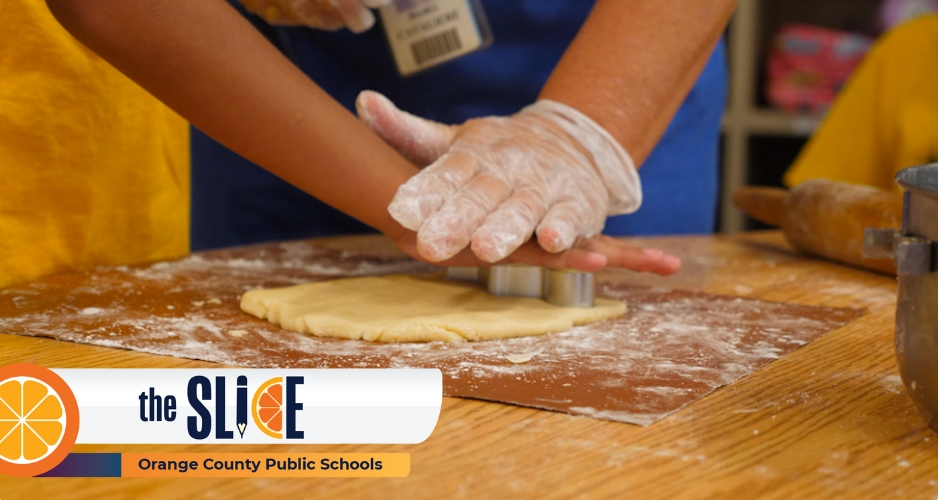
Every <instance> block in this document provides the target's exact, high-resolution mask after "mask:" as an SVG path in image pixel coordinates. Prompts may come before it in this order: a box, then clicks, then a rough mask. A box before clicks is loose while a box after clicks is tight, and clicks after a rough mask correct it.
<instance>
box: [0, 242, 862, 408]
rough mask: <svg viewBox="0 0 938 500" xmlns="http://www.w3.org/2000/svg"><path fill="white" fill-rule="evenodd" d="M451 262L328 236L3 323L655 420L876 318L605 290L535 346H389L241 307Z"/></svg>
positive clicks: (98, 282) (120, 278)
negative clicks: (296, 326)
mask: <svg viewBox="0 0 938 500" xmlns="http://www.w3.org/2000/svg"><path fill="white" fill-rule="evenodd" d="M439 271H440V269H439V268H434V267H432V266H428V265H425V264H421V263H418V262H415V261H412V260H409V259H401V258H375V257H364V256H361V255H356V254H354V253H351V252H344V251H337V250H329V249H325V248H321V247H317V246H316V245H315V244H314V243H312V242H303V241H301V242H287V243H273V244H265V245H255V246H249V247H240V248H235V249H226V250H221V251H212V252H204V253H197V254H193V255H191V256H189V257H187V258H184V259H181V260H177V261H171V262H160V263H156V264H151V265H144V266H131V267H116V268H104V269H99V270H96V271H92V272H84V273H71V274H60V275H55V276H50V277H46V278H43V279H40V280H38V281H35V282H31V283H27V284H23V285H19V286H15V287H10V288H6V289H3V290H0V331H2V332H5V333H12V334H19V335H31V336H41V337H52V338H56V339H60V340H68V341H73V342H80V343H86V344H93V345H99V346H109V347H119V348H124V349H131V350H135V351H143V352H149V353H154V354H162V355H167V356H176V357H184V358H193V359H201V360H206V361H214V362H218V363H224V364H229V365H237V366H246V367H267V368H271V367H283V368H301V367H302V368H318V367H322V368H383V367H393V368H401V367H435V368H439V369H440V370H442V372H443V376H444V393H445V394H446V395H447V396H455V397H467V398H476V399H483V400H490V401H498V402H503V403H511V404H516V405H521V406H529V407H535V408H543V409H548V410H554V411H561V412H567V413H571V414H578V415H587V416H591V417H595V418H599V419H605V420H615V421H619V422H629V423H634V424H638V425H648V424H651V423H653V422H655V421H657V420H659V419H661V418H663V417H665V416H667V415H669V414H671V413H673V412H675V411H677V410H678V409H680V408H681V407H683V406H685V405H687V404H689V403H691V402H693V401H695V400H697V399H699V398H701V397H703V396H704V395H706V394H708V393H709V392H711V391H713V390H714V389H716V388H718V387H720V386H722V385H726V384H729V383H731V382H733V381H735V380H737V379H739V378H741V377H744V376H745V375H747V374H749V373H752V372H753V371H755V370H757V369H758V368H760V367H762V366H764V365H766V364H767V363H770V362H771V361H772V360H774V359H778V358H779V357H781V356H784V355H785V354H788V353H790V352H792V351H794V350H795V349H797V348H798V347H800V346H802V345H805V344H807V343H808V342H811V341H812V340H815V339H817V338H819V337H820V336H822V335H824V334H825V333H827V332H829V331H831V330H834V329H837V328H839V327H841V326H843V325H844V324H846V323H848V322H850V321H851V320H852V319H854V318H856V317H858V316H859V315H861V314H862V313H863V311H861V310H857V309H837V308H829V307H814V306H805V305H798V304H787V303H774V302H765V301H761V300H755V299H748V298H739V297H728V296H717V295H711V294H706V293H700V292H690V291H683V290H671V289H661V288H648V287H639V286H628V285H614V284H608V283H600V285H599V286H600V291H601V293H602V294H604V295H608V296H611V297H616V298H619V299H622V300H624V301H626V302H627V303H628V312H627V313H626V315H625V316H623V317H621V318H617V319H614V320H608V321H603V322H599V323H594V324H592V325H588V326H583V327H576V328H573V329H572V330H569V331H566V332H562V333H555V334H548V335H542V336H537V337H526V338H520V339H508V340H498V341H485V342H472V343H460V344H447V343H428V344H373V343H369V342H365V341H346V340H334V339H320V338H316V337H312V336H307V335H302V334H297V333H293V332H287V331H284V330H281V329H280V328H279V327H277V326H275V325H272V324H270V323H268V322H266V321H263V320H259V319H257V318H254V317H252V316H250V315H248V314H245V313H243V312H241V310H240V309H239V307H238V302H239V299H240V294H241V293H243V292H244V291H246V290H249V289H253V288H267V287H279V286H287V285H293V284H298V283H304V282H308V281H315V280H324V279H333V278H337V277H342V276H360V275H368V274H390V273H405V274H406V273H409V274H419V273H428V272H439ZM362 307H363V308H364V307H368V304H362ZM506 356H510V357H513V358H515V357H516V356H517V357H521V358H527V357H530V360H529V361H527V362H525V363H513V362H511V361H509V360H508V359H507V357H506ZM516 360H517V359H516Z"/></svg>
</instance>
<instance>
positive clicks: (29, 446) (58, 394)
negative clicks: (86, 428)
mask: <svg viewBox="0 0 938 500" xmlns="http://www.w3.org/2000/svg"><path fill="white" fill-rule="evenodd" d="M77 437H78V403H77V402H76V400H75V396H74V394H72V390H71V389H70V388H69V386H68V384H66V383H65V381H64V380H62V378H61V377H59V376H58V375H56V374H55V373H54V372H53V371H51V370H49V369H47V368H43V367H41V366H36V365H28V364H18V365H7V366H4V367H0V474H4V475H7V476H21V477H23V476H25V477H28V476H38V475H39V474H42V473H44V472H48V471H49V470H51V469H52V468H53V467H55V466H56V465H58V464H59V463H61V462H62V460H64V459H65V457H66V456H67V455H68V453H69V451H71V449H72V446H74V445H75V438H77Z"/></svg>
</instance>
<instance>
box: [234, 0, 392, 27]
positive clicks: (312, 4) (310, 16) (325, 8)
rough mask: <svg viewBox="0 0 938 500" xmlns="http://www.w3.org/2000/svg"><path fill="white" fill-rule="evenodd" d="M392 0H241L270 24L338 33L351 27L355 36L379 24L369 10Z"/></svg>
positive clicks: (246, 6) (249, 9)
mask: <svg viewBox="0 0 938 500" xmlns="http://www.w3.org/2000/svg"><path fill="white" fill-rule="evenodd" d="M391 1H392V0H240V2H241V5H243V6H244V8H245V9H247V10H248V11H249V12H252V13H254V14H257V15H258V16H260V17H262V18H264V20H265V21H267V22H268V23H270V24H279V25H285V26H299V25H305V26H309V27H310V28H317V29H322V30H329V31H336V30H339V29H342V28H343V27H348V29H349V30H351V31H352V32H353V33H362V32H364V31H368V29H369V28H371V27H372V26H374V24H375V16H374V14H372V12H371V11H370V10H369V9H368V8H369V7H371V8H375V7H381V6H383V5H388V4H389V3H391Z"/></svg>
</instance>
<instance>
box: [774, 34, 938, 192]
mask: <svg viewBox="0 0 938 500" xmlns="http://www.w3.org/2000/svg"><path fill="white" fill-rule="evenodd" d="M935 75H938V15H932V16H928V17H925V18H922V19H919V20H916V21H912V22H910V23H907V24H905V25H902V26H900V27H898V28H896V29H895V30H893V31H891V32H889V33H887V34H886V35H884V36H883V37H882V38H881V39H880V41H879V42H877V44H876V45H875V46H874V47H873V49H872V50H871V51H870V53H869V54H868V55H867V57H866V59H864V61H863V63H862V64H861V65H860V67H859V68H858V69H857V71H856V73H855V74H854V75H853V76H852V78H851V79H850V81H849V82H848V83H847V85H846V86H845V88H844V90H843V92H841V94H840V95H839V96H838V97H837V100H836V102H834V105H833V107H832V108H831V110H830V113H829V114H828V116H827V117H826V118H825V119H824V122H823V124H822V125H821V127H820V129H818V131H817V132H816V133H815V134H814V136H813V137H812V138H811V140H810V141H809V142H808V144H807V146H805V148H804V150H803V151H802V152H801V154H800V156H799V157H798V159H797V160H796V161H795V164H794V165H792V167H791V169H789V171H788V172H786V174H785V184H787V185H789V186H794V185H797V184H799V183H801V182H803V181H806V180H808V179H815V178H825V179H832V180H839V181H846V182H853V183H857V184H866V185H871V186H877V187H881V188H884V189H890V190H894V191H899V187H898V186H897V185H896V183H895V181H894V180H893V176H894V175H895V173H896V172H898V171H899V170H902V169H903V168H906V167H911V166H913V165H919V164H922V163H928V162H933V161H938V80H936V79H935Z"/></svg>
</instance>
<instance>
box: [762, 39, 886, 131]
mask: <svg viewBox="0 0 938 500" xmlns="http://www.w3.org/2000/svg"><path fill="white" fill-rule="evenodd" d="M872 42H873V40H872V39H871V38H869V37H867V36H864V35H860V34H856V33H850V32H845V31H837V30H832V29H828V28H821V27H817V26H810V25H806V24H789V25H786V26H784V27H782V29H781V30H779V33H778V35H777V36H776V39H775V43H774V44H773V47H772V51H771V53H770V54H769V60H768V68H767V71H768V74H767V76H768V78H767V82H766V99H767V100H768V102H769V104H771V105H772V106H775V107H778V108H781V109H783V110H786V111H790V112H797V111H809V112H812V113H816V114H820V113H823V112H824V111H825V110H827V108H828V107H829V106H830V105H831V103H832V102H833V101H834V97H835V96H836V95H837V91H838V90H840V87H841V86H843V84H844V83H845V82H846V81H847V79H848V78H849V77H850V74H851V73H852V72H853V70H854V68H856V66H857V65H858V64H859V63H860V61H862V60H863V56H864V55H865V54H866V52H867V50H869V48H870V45H872Z"/></svg>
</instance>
